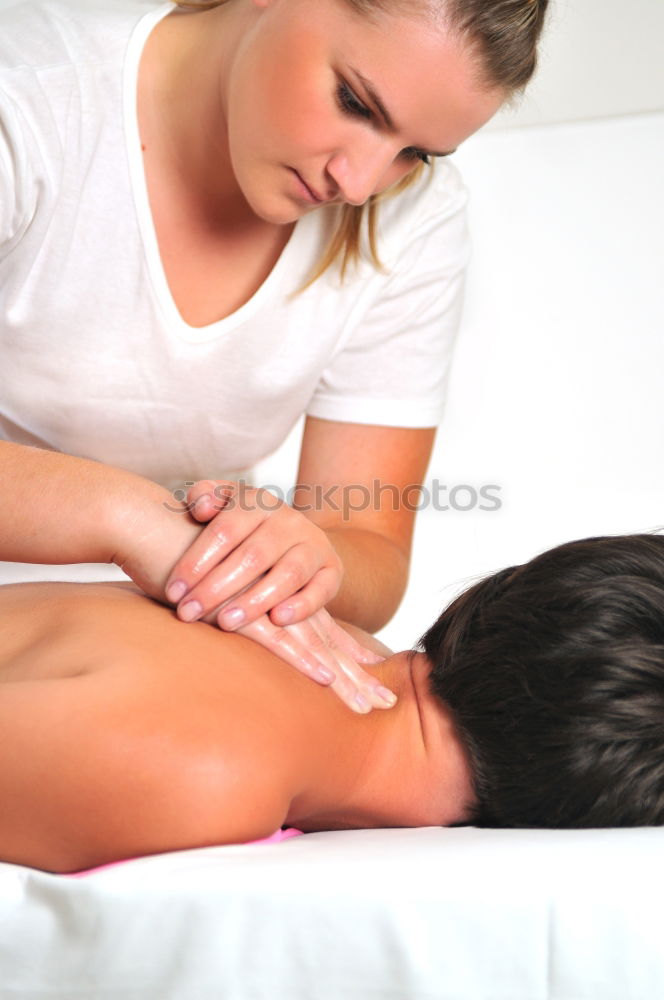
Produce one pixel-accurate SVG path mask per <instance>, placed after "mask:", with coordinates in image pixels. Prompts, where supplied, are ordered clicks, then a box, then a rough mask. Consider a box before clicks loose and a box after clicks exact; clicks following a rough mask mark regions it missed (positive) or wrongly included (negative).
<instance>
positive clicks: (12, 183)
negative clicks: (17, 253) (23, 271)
mask: <svg viewBox="0 0 664 1000" xmlns="http://www.w3.org/2000/svg"><path fill="white" fill-rule="evenodd" d="M32 188H33V185H32V184H31V178H30V170H29V164H28V157H27V156H26V152H25V145H24V142H23V138H22V132H21V127H20V121H19V115H18V113H17V111H16V109H15V107H14V105H13V104H12V103H11V102H10V101H9V99H8V98H7V97H6V96H5V95H3V94H2V93H0V260H2V259H3V258H4V257H6V256H7V254H8V253H9V252H10V251H11V250H12V249H13V247H14V246H15V245H16V243H17V242H18V241H19V240H20V239H21V237H22V236H23V234H24V232H25V230H26V228H27V225H28V223H29V219H30V217H31V215H32V213H33V210H34V205H32V204H31V198H30V192H31V189H32ZM33 194H34V192H33Z"/></svg>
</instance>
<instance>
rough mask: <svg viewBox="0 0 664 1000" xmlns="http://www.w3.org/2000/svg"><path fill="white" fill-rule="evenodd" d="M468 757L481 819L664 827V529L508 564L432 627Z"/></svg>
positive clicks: (428, 648) (431, 654)
mask: <svg viewBox="0 0 664 1000" xmlns="http://www.w3.org/2000/svg"><path fill="white" fill-rule="evenodd" d="M420 645H421V647H422V649H423V650H424V652H425V653H426V655H427V657H428V658H429V659H430V661H431V664H432V667H431V674H430V683H431V686H432V689H433V691H434V692H435V694H436V695H438V696H439V697H440V698H442V699H443V700H444V701H445V702H446V703H447V704H448V705H449V706H450V707H451V708H452V710H453V712H454V715H455V719H456V724H457V727H458V732H459V734H460V737H461V740H462V742H463V743H464V745H465V747H466V749H467V751H468V753H469V756H470V760H471V767H472V770H473V777H474V784H475V791H476V794H477V805H476V810H475V814H474V816H473V817H472V820H471V822H473V823H475V824H476V825H479V826H499V827H603V826H642V825H660V824H664V536H662V535H645V534H644V535H626V536H618V537H601V538H588V539H584V540H581V541H576V542H569V543H567V544H565V545H560V546H558V547H557V548H555V549H551V550H550V551H549V552H545V553H544V554H542V555H540V556H537V557H536V558H535V559H532V560H531V561H530V562H528V563H525V564H524V565H523V566H515V567H510V568H509V569H505V570H502V571H501V572H499V573H496V574H495V575H494V576H491V577H489V578H487V579H485V580H482V581H481V582H480V583H478V584H476V585H475V586H473V587H471V588H470V589H469V590H468V591H466V592H465V593H464V594H462V595H461V596H460V597H458V598H457V599H456V600H455V601H454V602H453V603H452V604H451V605H450V606H449V607H448V608H447V609H446V610H445V611H444V612H443V613H442V615H441V616H440V618H439V619H438V621H437V622H436V623H435V624H434V625H433V626H432V627H431V628H430V629H429V630H428V631H427V632H426V633H425V635H424V636H423V637H422V639H421V642H420Z"/></svg>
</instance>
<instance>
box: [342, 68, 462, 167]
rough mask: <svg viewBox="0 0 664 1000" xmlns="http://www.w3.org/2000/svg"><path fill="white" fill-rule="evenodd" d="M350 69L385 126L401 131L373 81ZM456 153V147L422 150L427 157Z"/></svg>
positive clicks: (356, 70) (391, 130)
mask: <svg viewBox="0 0 664 1000" xmlns="http://www.w3.org/2000/svg"><path fill="white" fill-rule="evenodd" d="M350 69H351V71H352V72H353V73H354V74H355V76H356V77H357V78H358V80H359V81H360V83H361V84H362V86H363V87H364V89H365V90H366V92H367V94H368V96H369V97H370V98H371V100H372V101H373V103H374V104H375V106H376V109H377V110H378V113H379V115H380V117H381V118H382V119H383V121H384V123H385V125H386V126H387V128H388V129H389V130H390V132H398V131H399V129H398V128H397V127H396V125H395V124H394V119H393V118H392V116H391V115H390V112H389V111H388V110H387V108H386V107H385V105H384V104H383V102H382V100H381V98H380V97H379V95H378V93H377V92H376V88H375V87H374V85H373V84H372V82H371V80H367V78H366V77H365V76H362V74H361V73H360V71H359V69H355V67H354V66H351V67H350ZM456 151H457V147H456V146H455V147H454V149H449V150H447V152H445V153H434V152H432V151H431V150H422V152H423V153H424V152H426V155H427V156H451V155H452V153H456Z"/></svg>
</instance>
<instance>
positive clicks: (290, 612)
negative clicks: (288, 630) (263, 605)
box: [277, 604, 295, 625]
mask: <svg viewBox="0 0 664 1000" xmlns="http://www.w3.org/2000/svg"><path fill="white" fill-rule="evenodd" d="M277 617H278V618H279V624H280V625H290V623H291V622H292V621H293V618H295V608H294V607H293V606H292V605H290V604H287V605H286V607H285V608H279V612H278V615H277Z"/></svg>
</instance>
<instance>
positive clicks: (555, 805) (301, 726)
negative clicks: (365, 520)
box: [0, 535, 664, 872]
mask: <svg viewBox="0 0 664 1000" xmlns="http://www.w3.org/2000/svg"><path fill="white" fill-rule="evenodd" d="M0 633H1V634H2V636H3V640H2V650H1V652H0V679H1V680H2V681H3V682H4V683H3V684H2V685H1V687H0V732H2V747H3V749H2V755H1V759H0V801H2V821H1V822H0V859H2V860H4V861H9V862H15V863H20V864H25V865H31V866H34V867H37V868H42V869H46V870H48V871H53V872H71V871H75V870H80V869H83V868H88V867H92V866H96V865H99V864H103V863H106V862H110V861H114V860H119V859H122V858H127V857H136V856H138V855H144V854H151V853H155V852H161V851H170V850H176V849H181V848H191V847H198V846H204V845H211V844H225V843H233V842H241V841H251V840H255V839H258V838H261V837H266V836H268V835H270V834H271V833H273V832H274V831H275V830H277V829H279V828H280V827H281V826H282V825H291V826H296V827H298V828H299V829H300V830H304V831H305V832H306V831H313V830H338V829H348V828H358V827H392V826H395V827H396V826H428V825H431V826H448V825H452V824H465V823H475V824H479V825H484V826H527V827H530V826H534V827H536V826H545V827H546V826H549V827H580V826H591V827H596V826H614V825H615V826H621V825H625V826H630V825H644V824H659V823H662V822H663V821H664V537H662V536H656V535H631V536H623V537H606V538H594V539H587V540H584V541H578V542H571V543H569V544H567V545H562V546H559V547H558V548H556V549H553V550H551V551H550V552H547V553H545V554H543V555H541V556H538V557H537V558H535V559H533V560H532V561H531V562H529V563H527V564H525V565H523V566H517V567H512V568H510V569H506V570H503V571H502V572H499V573H497V574H495V575H494V576H491V577H489V578H487V579H486V580H483V581H482V582H480V583H478V584H476V585H475V586H473V587H472V588H471V589H470V590H468V591H466V593H464V594H463V595H461V596H460V597H459V598H457V599H456V600H455V601H454V602H453V603H452V604H451V605H450V607H448V608H447V609H446V610H445V611H444V612H443V613H442V615H441V616H440V618H439V619H438V621H437V622H436V623H435V624H434V625H433V626H432V627H431V628H430V629H429V631H428V632H427V633H426V634H425V635H424V637H423V639H422V640H421V643H420V650H419V651H415V652H412V651H411V652H402V653H396V654H394V655H389V651H387V650H385V649H384V647H380V644H377V643H376V645H375V646H374V648H376V649H381V648H382V650H383V652H384V653H385V654H387V658H386V659H385V660H384V661H382V662H380V663H378V664H376V665H375V666H372V667H371V668H370V669H371V670H372V671H374V672H375V673H376V674H377V675H378V676H379V677H380V679H381V681H382V682H383V683H384V684H385V685H386V686H387V687H389V688H391V689H393V690H394V691H395V692H396V693H397V695H398V702H397V705H396V706H395V707H394V708H392V709H390V710H388V711H385V712H372V713H371V714H370V715H357V714H355V713H353V712H350V711H349V710H348V708H347V707H346V706H345V705H343V704H342V702H341V701H340V700H339V699H338V698H337V697H335V695H334V694H333V693H332V692H331V691H329V690H328V689H326V688H322V687H319V686H317V685H314V684H312V683H310V681H309V680H307V679H306V678H305V677H304V676H302V675H301V674H298V673H296V672H295V671H293V670H292V669H291V668H289V667H288V666H287V665H286V664H285V663H283V662H282V661H280V660H279V659H277V658H276V657H275V656H274V655H273V654H272V653H270V652H268V651H267V650H266V649H264V648H263V647H261V646H259V645H257V644H256V643H253V642H252V641H250V640H249V639H247V638H243V637H242V636H239V635H236V634H232V633H231V634H228V633H223V632H220V631H219V630H217V629H215V628H212V627H210V626H209V625H206V624H203V623H197V624H196V625H187V624H184V623H182V622H180V621H178V620H177V618H176V617H175V614H174V612H173V611H172V610H170V609H169V608H166V607H164V606H162V605H160V604H157V603H155V602H154V601H152V600H151V599H150V598H147V597H145V596H143V595H142V594H140V592H139V591H138V590H137V589H135V588H134V587H133V585H131V584H120V583H117V584H115V583H110V584H66V583H36V584H18V585H11V586H5V587H1V588H0ZM354 633H355V634H356V635H358V637H359V638H361V640H362V641H363V642H364V643H366V644H368V645H370V644H371V643H372V642H373V643H375V642H376V641H375V640H373V639H372V638H371V637H369V636H366V635H364V634H362V633H360V632H359V630H354ZM248 670H250V671H251V673H252V686H251V687H248V686H247V684H246V676H245V675H246V671H248Z"/></svg>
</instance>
